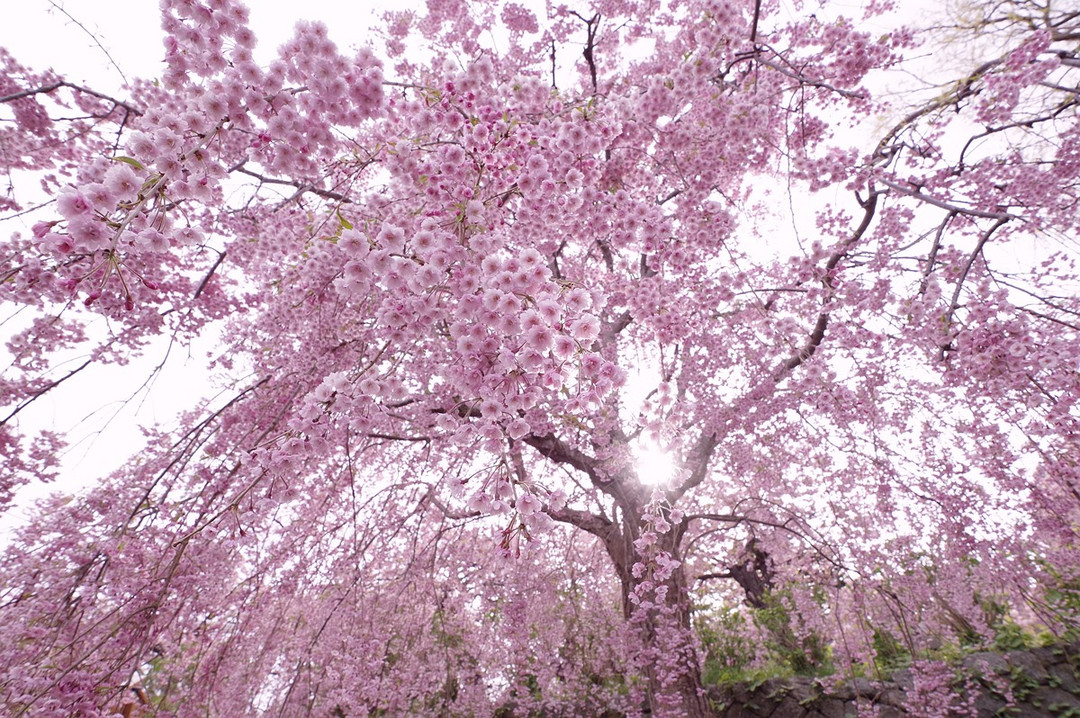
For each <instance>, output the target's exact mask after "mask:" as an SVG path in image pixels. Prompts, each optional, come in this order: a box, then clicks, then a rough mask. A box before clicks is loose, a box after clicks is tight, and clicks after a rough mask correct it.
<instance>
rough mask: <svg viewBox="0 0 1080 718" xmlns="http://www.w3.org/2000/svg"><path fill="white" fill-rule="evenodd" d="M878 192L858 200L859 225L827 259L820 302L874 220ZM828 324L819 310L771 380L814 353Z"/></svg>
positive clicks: (826, 299)
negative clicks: (804, 337)
mask: <svg viewBox="0 0 1080 718" xmlns="http://www.w3.org/2000/svg"><path fill="white" fill-rule="evenodd" d="M877 201H878V193H877V192H874V193H871V194H870V196H869V197H867V198H866V199H865V200H862V201H860V204H861V205H862V208H863V217H862V221H861V222H860V223H859V226H858V227H856V229H855V232H854V233H853V234H852V235H851V237H850V238H848V240H847V241H845V242H844V243H843V244H842V245H841V246H840V248H839V249H838V250H837V251H836V252H834V253H833V254H832V255H831V256H830V257H829V261H828V262H826V263H825V267H824V272H823V274H822V278H821V282H822V284H823V285H824V286H825V289H826V292H825V296H824V297H822V300H821V301H822V304H826V305H827V304H828V303H829V302H831V301H832V299H833V292H834V289H835V286H834V283H833V272H834V271H835V270H836V267H837V266H839V264H840V261H841V260H842V259H843V258H844V257H846V256H847V254H848V252H850V251H851V248H852V247H854V246H855V245H856V244H858V242H859V241H860V240H861V239H862V238H863V236H864V235H865V234H866V232H867V230H868V229H869V228H870V223H871V222H872V221H873V220H874V214H875V213H876V211H877ZM828 326H829V313H828V312H825V311H823V312H821V313H820V314H819V315H818V318H817V321H816V322H814V328H813V329H812V330H811V332H810V336H809V337H807V340H806V343H805V344H803V346H802V348H801V349H799V351H798V352H796V353H795V354H793V355H792V356H791V357H789V358H788V359H787V360H786V361H785V362H784V363H783V364H781V365H780V367H779V368H777V370H776V371H775V372H773V377H772V378H773V381H774V382H779V381H780V380H781V379H783V378H784V377H785V376H787V375H788V374H790V373H791V372H792V371H794V370H795V369H796V368H798V367H799V365H801V364H802V363H803V362H805V361H806V360H807V359H809V358H810V357H812V356H813V355H814V352H816V351H817V349H818V347H819V346H821V342H822V341H823V340H824V339H825V330H826V329H827V328H828Z"/></svg>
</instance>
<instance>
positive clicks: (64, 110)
mask: <svg viewBox="0 0 1080 718" xmlns="http://www.w3.org/2000/svg"><path fill="white" fill-rule="evenodd" d="M161 6H162V28H163V30H164V35H165V69H164V71H163V73H162V74H161V75H160V77H157V78H154V79H152V80H145V81H135V82H132V83H131V84H130V85H128V86H127V87H126V89H125V91H124V93H123V95H122V96H114V95H112V94H109V93H106V92H102V91H100V90H98V89H96V88H94V87H92V86H90V85H89V84H88V83H86V82H85V81H83V80H81V79H78V78H66V77H61V76H58V75H57V74H55V73H53V72H51V71H45V72H40V71H37V70H33V69H30V68H27V67H24V66H22V65H20V64H19V63H18V61H17V60H16V59H15V58H14V57H12V56H11V55H10V54H8V53H4V52H3V51H0V65H2V66H3V70H4V71H3V73H2V74H0V108H2V110H0V112H2V113H3V114H0V118H2V119H3V124H2V125H0V165H2V166H3V170H4V173H5V175H6V177H7V179H8V182H7V187H6V190H5V193H4V194H3V196H2V197H0V210H3V212H5V213H6V214H5V216H6V217H7V218H8V219H9V220H11V223H15V222H18V221H21V220H26V219H29V223H28V226H29V227H30V228H29V229H28V230H23V231H20V230H18V229H17V228H16V229H13V230H12V232H13V234H11V236H10V237H9V238H7V239H6V240H5V245H4V260H5V265H4V268H3V269H2V274H0V276H2V277H3V295H2V296H3V300H4V302H5V307H6V308H7V309H8V310H9V311H8V312H7V314H8V315H9V316H10V317H12V318H11V319H10V320H9V323H8V326H9V327H13V328H12V329H11V330H10V332H9V337H10V338H9V339H8V341H7V352H8V354H9V355H10V357H11V359H10V364H9V366H7V367H6V369H5V372H4V375H3V379H2V383H0V397H2V405H3V407H4V409H3V411H2V414H0V417H2V418H0V442H2V445H3V447H4V462H3V466H2V469H0V472H2V474H0V496H2V498H3V499H4V501H5V503H9V502H10V500H11V499H12V497H13V496H14V494H15V492H16V491H17V490H18V489H19V487H20V486H22V485H24V484H26V483H27V482H40V481H46V480H50V479H52V478H54V477H55V476H56V473H57V459H56V457H57V455H58V452H59V451H60V449H61V448H62V446H63V443H64V437H63V436H59V435H57V434H55V433H50V432H43V431H39V430H35V429H29V430H28V429H26V428H25V427H23V426H22V425H21V424H20V418H21V417H20V414H21V412H22V411H23V410H24V408H25V407H27V406H29V405H30V404H32V403H33V402H34V401H35V400H37V399H39V398H40V397H42V396H44V395H46V394H47V393H49V392H51V391H53V390H54V389H56V387H59V386H61V385H64V384H66V383H68V382H77V381H78V380H79V374H80V372H81V371H82V370H83V369H85V368H86V367H88V366H91V365H94V364H110V363H111V364H125V363H127V362H129V361H132V360H133V359H134V358H136V357H137V356H139V354H140V351H141V349H142V348H143V347H145V346H146V344H147V342H149V341H150V340H151V339H153V338H155V337H161V336H166V337H169V338H170V339H171V340H172V341H173V342H175V343H178V344H181V345H182V344H185V343H188V342H190V341H192V340H193V339H194V338H196V337H199V336H202V335H205V334H209V333H211V332H220V336H221V337H222V344H221V347H220V352H219V353H217V354H216V355H215V356H214V357H213V358H212V370H213V371H214V372H215V374H216V375H217V376H219V377H222V378H221V379H220V380H219V381H220V382H221V384H222V386H223V387H224V388H225V391H226V392H227V393H226V394H223V395H222V396H221V398H217V399H214V400H210V401H207V402H205V403H203V404H200V405H199V406H196V407H193V409H192V411H191V413H189V414H187V415H186V417H185V419H184V421H183V422H182V424H181V428H180V429H178V430H176V431H166V430H164V429H147V432H146V437H147V442H146V448H145V449H144V450H143V451H142V452H141V453H139V454H137V455H136V456H135V457H133V458H132V459H131V460H130V461H129V462H128V463H127V464H126V465H125V467H124V468H123V469H122V470H120V471H118V472H117V473H116V474H114V475H112V476H110V477H108V478H106V479H104V480H103V481H101V483H100V484H99V485H97V486H96V487H94V488H92V489H90V490H88V491H86V492H84V493H81V494H79V495H77V496H57V497H55V498H53V499H50V500H49V501H47V502H43V503H42V504H41V505H40V506H39V507H38V510H37V512H36V514H35V518H34V519H33V520H32V521H30V522H28V523H27V525H25V526H24V527H22V528H21V529H20V530H19V532H18V533H17V535H16V536H15V537H14V538H13V539H12V540H11V542H10V545H9V546H8V548H7V550H6V553H4V554H3V558H2V564H0V576H2V577H3V579H2V583H0V632H2V634H3V641H2V642H0V666H2V668H0V700H2V701H3V705H4V706H5V708H6V709H7V710H8V711H9V712H13V713H14V714H15V715H35V716H38V715H41V716H52V715H56V716H67V715H73V714H78V715H87V716H95V715H114V714H116V713H120V714H122V715H126V716H133V715H152V714H157V715H165V714H167V715H173V714H175V715H196V714H198V715H230V716H231V715H264V714H265V715H308V714H312V715H327V716H358V715H373V714H378V715H415V714H421V715H422V714H430V715H483V714H495V713H500V714H502V715H528V714H538V713H539V712H540V711H547V712H548V714H565V715H577V714H590V713H591V714H601V713H603V711H605V710H612V711H617V712H620V713H623V714H640V713H642V712H650V713H652V714H654V715H693V716H706V715H712V714H713V712H714V710H715V707H714V706H712V705H711V704H710V702H709V700H708V696H707V693H706V691H705V687H704V685H703V681H702V672H701V665H702V653H703V651H702V646H701V645H700V640H699V636H698V635H697V634H696V633H695V632H694V630H693V627H694V618H695V615H696V614H698V613H701V612H702V610H701V606H704V605H707V604H710V603H716V602H718V601H719V602H727V603H728V604H729V605H731V606H736V607H737V606H742V607H744V608H763V607H766V606H772V607H773V608H778V609H780V611H781V614H782V615H784V616H786V617H787V618H786V620H785V622H782V624H778V625H772V626H771V627H767V628H768V630H771V631H772V633H773V638H775V639H776V640H779V641H780V642H781V643H783V645H785V646H787V647H788V648H789V649H790V650H791V651H794V652H796V653H798V652H804V653H807V652H808V653H813V652H814V649H812V646H815V645H816V646H821V645H827V646H828V650H829V651H830V652H831V655H832V657H833V660H834V662H835V663H836V665H837V666H846V665H852V664H853V663H856V662H859V661H863V662H869V663H871V664H872V662H873V660H874V658H875V655H874V652H875V645H874V641H873V636H874V635H875V632H878V633H881V632H886V633H888V634H890V635H892V636H896V637H898V639H899V640H900V641H902V642H903V643H904V645H905V646H907V647H908V649H909V650H910V651H911V652H912V653H917V652H918V651H920V650H925V649H927V648H928V647H930V646H933V645H935V644H936V643H940V640H941V637H942V636H953V637H955V636H957V635H963V636H964V637H965V639H966V640H977V639H978V637H979V636H987V635H990V634H991V633H992V631H993V629H994V622H995V621H996V620H1000V618H1001V611H1000V610H997V611H996V612H995V610H993V607H1000V606H1006V607H1007V609H1006V610H1007V611H1011V612H1012V615H1013V616H1014V618H1015V619H1016V620H1024V621H1027V622H1029V623H1030V624H1031V625H1036V624H1037V625H1039V626H1041V627H1042V628H1044V629H1045V630H1048V631H1051V632H1060V631H1064V630H1066V629H1067V628H1068V627H1069V621H1070V620H1071V619H1072V618H1073V617H1072V616H1069V615H1065V614H1063V613H1062V611H1061V606H1060V602H1057V601H1055V599H1054V596H1055V595H1060V590H1058V592H1057V593H1053V592H1051V591H1050V590H1049V589H1050V588H1051V587H1056V588H1057V589H1060V587H1061V586H1063V585H1068V584H1069V582H1070V581H1074V582H1075V581H1076V580H1077V578H1078V577H1077V575H1076V568H1077V566H1078V565H1080V563H1078V556H1077V535H1076V527H1077V526H1078V525H1080V493H1078V491H1080V469H1078V467H1077V460H1076V457H1077V456H1078V455H1080V444H1078V438H1080V433H1078V431H1080V427H1078V423H1077V421H1078V409H1077V407H1076V405H1075V402H1076V400H1077V397H1078V369H1080V366H1078V361H1080V351H1078V347H1080V341H1078V340H1080V337H1078V331H1080V325H1078V321H1080V320H1078V317H1080V301H1078V300H1077V292H1076V289H1077V274H1076V267H1075V255H1076V240H1075V236H1076V232H1077V230H1078V229H1080V227H1078V217H1080V213H1078V211H1077V192H1078V189H1080V188H1078V185H1077V177H1078V170H1080V123H1078V122H1077V108H1078V104H1077V98H1078V93H1080V89H1078V87H1080V85H1078V69H1077V68H1078V66H1080V52H1078V41H1080V16H1077V14H1076V13H1075V12H1073V11H1071V10H1069V9H1068V8H1067V7H1065V6H1062V7H1058V6H1057V5H1056V4H1054V3H1052V2H1048V3H1046V4H1038V3H1035V2H1007V3H998V4H994V5H987V6H986V7H981V6H972V7H970V8H967V9H966V10H965V11H964V13H961V14H960V15H959V16H958V17H956V18H952V19H947V20H946V19H943V20H942V21H941V22H940V23H937V24H936V26H935V29H933V30H932V31H927V32H916V31H915V30H909V29H904V28H902V27H900V25H899V23H897V22H896V20H895V17H894V16H893V14H892V13H891V8H890V7H888V6H887V4H883V3H878V2H874V3H871V4H870V5H868V6H867V7H866V8H865V9H862V10H859V11H858V14H857V15H855V16H853V17H840V16H837V15H836V14H835V11H833V10H831V9H830V8H829V7H828V6H827V5H824V6H812V5H811V4H809V3H808V4H806V7H803V3H797V4H796V5H795V6H794V7H793V6H791V5H789V4H781V3H775V2H766V1H764V0H739V1H737V2H717V1H715V0H669V1H665V2H660V1H659V0H657V1H652V0H597V1H595V2H592V3H584V4H581V5H574V6H563V5H554V4H549V5H548V6H547V7H546V8H538V7H531V6H530V7H526V6H524V5H521V4H518V3H515V2H487V1H485V2H480V1H476V2H467V1H466V0H429V2H428V3H427V5H426V9H424V10H423V11H416V12H413V11H391V12H388V13H387V14H386V15H385V16H384V18H383V22H382V24H381V25H380V27H379V28H378V29H377V31H376V32H375V33H374V34H373V36H372V38H371V47H370V48H360V49H357V50H354V51H350V52H348V53H346V52H343V51H341V50H339V49H338V48H337V47H336V46H335V45H334V43H333V42H332V41H331V39H330V36H331V35H332V34H333V33H332V32H331V31H330V30H329V29H328V28H327V26H325V25H322V24H319V23H315V22H306V23H301V24H299V25H298V26H297V28H296V31H295V35H294V37H293V39H291V40H290V41H289V42H288V43H287V44H286V45H284V46H283V47H282V48H280V51H279V52H278V55H277V58H276V59H275V60H273V61H272V62H270V63H269V64H260V63H259V62H257V61H256V59H255V56H254V54H253V48H254V47H255V44H256V38H255V36H254V34H253V33H252V31H251V30H250V29H249V27H248V24H247V20H248V15H247V11H246V9H245V8H244V7H243V6H242V5H240V4H238V3H236V2H233V0H207V1H206V2H199V1H197V0H163V1H162V3H161ZM884 26H889V27H891V28H893V29H892V30H891V31H889V32H887V33H884V34H883V32H882V31H880V30H875V31H874V32H870V31H869V28H871V27H875V28H880V27H884ZM921 43H922V44H921ZM928 52H929V53H930V57H932V58H935V59H940V58H941V57H944V56H945V55H946V53H951V54H949V61H948V62H947V63H945V64H942V63H937V64H933V63H930V64H928V63H927V61H926V59H925V58H926V56H927V53H928ZM885 71H892V72H894V73H895V74H894V75H887V74H883V73H884V72H885ZM901 72H906V73H908V75H909V76H910V75H913V76H916V77H920V78H924V80H923V81H922V83H921V84H920V83H912V82H910V81H909V82H907V84H906V85H905V88H906V91H905V92H903V93H893V92H891V91H890V85H889V84H888V83H887V82H886V81H885V79H883V78H889V77H895V76H896V75H897V74H900V73H901ZM42 190H43V191H44V193H45V195H46V196H47V201H45V202H44V203H41V204H35V203H36V201H37V199H36V198H37V197H38V193H40V192H41V191H42ZM102 326H104V327H105V329H104V330H102V329H101V327H102ZM73 355H74V356H79V357H81V358H80V359H78V360H77V361H75V362H74V363H72V362H71V361H70V357H71V356H73ZM61 358H63V361H61ZM646 442H649V443H654V444H657V445H659V446H661V447H663V449H664V450H665V451H666V452H668V455H669V456H670V457H671V458H672V461H673V463H674V465H675V467H676V470H675V472H674V475H673V476H671V477H670V478H665V479H664V480H662V481H653V480H652V479H653V478H654V477H651V476H648V475H644V472H642V471H641V470H640V465H641V464H640V462H639V455H638V453H636V452H637V451H638V450H639V447H641V446H642V445H644V444H645V443H646Z"/></svg>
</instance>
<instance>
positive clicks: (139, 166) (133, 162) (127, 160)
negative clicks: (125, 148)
mask: <svg viewBox="0 0 1080 718" xmlns="http://www.w3.org/2000/svg"><path fill="white" fill-rule="evenodd" d="M113 159H114V160H116V161H117V162H123V163H124V164H126V165H131V166H132V167H134V168H135V169H137V170H144V171H145V170H146V167H145V166H144V165H143V163H142V162H139V161H138V160H137V159H135V158H134V157H126V156H124V155H120V156H118V157H113Z"/></svg>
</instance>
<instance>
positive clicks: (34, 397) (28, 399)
mask: <svg viewBox="0 0 1080 718" xmlns="http://www.w3.org/2000/svg"><path fill="white" fill-rule="evenodd" d="M92 361H93V360H92V359H87V360H86V361H85V362H83V363H82V364H81V365H80V366H77V367H75V368H74V369H72V370H71V371H69V372H68V373H67V374H65V375H64V376H62V377H60V378H59V379H55V380H53V381H51V382H49V383H48V384H46V385H45V386H43V387H41V388H40V389H38V390H37V391H35V392H33V393H32V394H30V396H28V397H26V398H25V399H24V400H23V401H21V402H20V403H19V405H18V406H16V407H15V408H14V409H12V410H11V413H10V414H8V415H7V416H5V417H4V418H3V419H0V426H3V425H4V424H6V423H8V422H9V421H11V420H12V419H14V418H15V416H16V415H17V414H18V413H19V412H20V411H22V410H23V409H25V408H26V407H28V406H30V405H31V404H33V403H34V401H36V400H37V399H39V398H41V397H42V396H43V395H45V394H46V393H48V392H50V391H52V390H53V389H55V388H56V387H58V386H60V385H61V384H63V383H64V382H65V381H67V380H68V379H70V378H71V377H73V376H75V375H76V374H78V373H79V372H81V371H82V370H83V369H85V368H86V367H88V366H90V363H91V362H92Z"/></svg>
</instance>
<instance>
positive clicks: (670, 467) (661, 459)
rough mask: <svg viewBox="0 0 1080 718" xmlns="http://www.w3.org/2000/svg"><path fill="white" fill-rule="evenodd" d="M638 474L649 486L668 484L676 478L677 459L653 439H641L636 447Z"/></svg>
mask: <svg viewBox="0 0 1080 718" xmlns="http://www.w3.org/2000/svg"><path fill="white" fill-rule="evenodd" d="M634 453H635V455H636V456H637V474H638V478H639V479H640V480H641V483H643V484H647V485H649V486H657V485H661V484H666V483H668V482H669V481H671V480H672V479H673V478H675V473H676V466H675V458H674V457H673V456H672V455H671V454H669V453H668V452H666V451H664V449H662V448H661V447H660V446H659V445H658V444H657V443H656V442H655V441H653V440H651V439H645V438H642V439H640V440H639V441H638V442H637V443H636V445H635V447H634Z"/></svg>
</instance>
